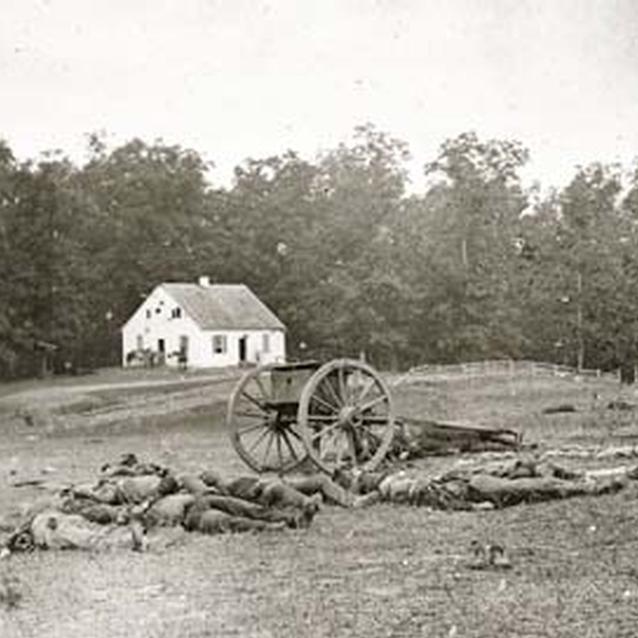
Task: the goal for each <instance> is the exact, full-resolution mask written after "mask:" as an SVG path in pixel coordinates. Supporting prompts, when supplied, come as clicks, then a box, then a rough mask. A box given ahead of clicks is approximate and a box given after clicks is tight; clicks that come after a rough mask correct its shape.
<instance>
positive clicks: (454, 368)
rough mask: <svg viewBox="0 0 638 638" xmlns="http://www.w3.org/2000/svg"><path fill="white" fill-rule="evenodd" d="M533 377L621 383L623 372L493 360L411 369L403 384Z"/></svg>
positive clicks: (403, 378)
mask: <svg viewBox="0 0 638 638" xmlns="http://www.w3.org/2000/svg"><path fill="white" fill-rule="evenodd" d="M521 375H529V376H531V377H543V376H545V377H546V376H553V377H568V376H570V377H587V378H605V379H613V380H617V381H619V380H620V371H619V370H614V371H612V372H605V371H602V370H578V369H576V368H573V367H570V366H565V365H558V364H556V363H543V362H540V361H526V360H514V359H495V360H490V361H470V362H467V363H453V364H425V365H420V366H415V367H413V368H411V369H410V370H409V371H408V372H407V373H406V374H405V375H402V378H401V381H402V382H409V381H410V380H416V379H427V380H436V379H441V380H443V379H448V378H450V377H463V378H472V377H486V376H521Z"/></svg>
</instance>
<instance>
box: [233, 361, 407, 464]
mask: <svg viewBox="0 0 638 638" xmlns="http://www.w3.org/2000/svg"><path fill="white" fill-rule="evenodd" d="M226 424H227V427H228V431H229V433H230V438H231V441H232V444H233V447H234V448H235V450H236V451H237V454H238V455H239V456H240V457H241V459H242V460H243V461H244V462H245V463H246V464H247V465H248V466H249V467H250V468H252V469H253V470H255V471H256V472H259V473H261V472H277V473H279V474H284V473H286V472H290V471H291V470H293V469H295V468H297V467H299V466H300V465H302V464H304V463H308V462H311V463H313V464H314V465H315V466H316V467H317V468H319V469H320V470H322V471H324V472H326V473H328V474H333V473H334V472H335V470H337V469H341V468H346V467H349V468H359V469H361V470H367V471H369V470H373V469H375V468H376V467H377V466H378V465H379V464H380V463H381V461H382V460H383V459H384V457H385V455H386V453H387V452H388V449H389V448H390V445H391V443H392V438H393V435H394V426H395V415H394V408H393V404H392V397H391V395H390V391H389V390H388V387H387V386H386V384H385V382H384V380H383V379H382V378H381V376H380V375H379V373H378V372H377V371H376V370H375V369H374V368H372V367H371V366H370V365H368V364H367V363H365V362H363V361H359V360H354V359H334V360H332V361H329V362H327V363H323V364H322V363H321V362H318V361H302V362H296V363H275V364H269V365H263V366H259V367H257V368H254V369H251V370H249V371H248V372H247V373H246V374H244V376H243V377H242V378H241V379H240V380H239V382H238V383H237V385H236V386H235V388H234V390H233V392H232V394H231V396H230V399H229V402H228V411H227V417H226Z"/></svg>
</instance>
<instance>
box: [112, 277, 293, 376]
mask: <svg viewBox="0 0 638 638" xmlns="http://www.w3.org/2000/svg"><path fill="white" fill-rule="evenodd" d="M285 332H286V329H285V326H284V324H283V323H282V322H281V321H280V320H279V319H278V318H277V316H276V315H275V314H274V313H273V312H272V310H270V309H269V308H268V307H267V306H266V305H265V304H264V303H263V302H262V301H260V299H259V298H258V297H257V296H256V295H255V294H254V293H253V292H252V291H251V290H250V289H249V288H248V287H247V286H245V285H242V284H239V285H237V284H211V283H210V281H209V279H208V277H200V279H199V282H198V283H163V284H160V285H159V286H157V287H156V288H155V289H154V290H153V292H151V294H150V295H149V296H148V297H147V299H146V300H145V301H144V302H143V303H142V304H141V305H140V306H139V308H138V309H137V310H136V311H135V312H134V313H133V315H132V316H131V318H130V319H129V320H128V321H127V322H126V323H125V324H124V326H123V327H122V365H124V366H132V365H139V364H140V363H145V364H149V363H150V364H151V365H169V366H179V365H182V366H187V367H189V368H218V367H225V366H235V365H242V364H263V363H272V362H278V361H285V358H286V343H285Z"/></svg>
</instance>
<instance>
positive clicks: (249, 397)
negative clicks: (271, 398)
mask: <svg viewBox="0 0 638 638" xmlns="http://www.w3.org/2000/svg"><path fill="white" fill-rule="evenodd" d="M241 393H242V395H243V396H245V397H246V398H247V399H248V400H249V401H250V402H251V403H252V404H253V405H256V406H257V407H258V408H259V409H260V410H263V409H264V406H263V405H262V404H261V403H259V401H258V400H257V399H255V397H254V396H253V395H252V394H249V393H248V392H246V390H242V392H241Z"/></svg>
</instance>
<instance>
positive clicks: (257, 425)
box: [237, 423, 264, 436]
mask: <svg viewBox="0 0 638 638" xmlns="http://www.w3.org/2000/svg"><path fill="white" fill-rule="evenodd" d="M263 427H264V424H263V423H251V424H250V425H245V426H244V427H240V428H237V434H239V435H240V436H241V435H242V434H246V433H247V432H252V431H253V430H258V429H259V428H263Z"/></svg>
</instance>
